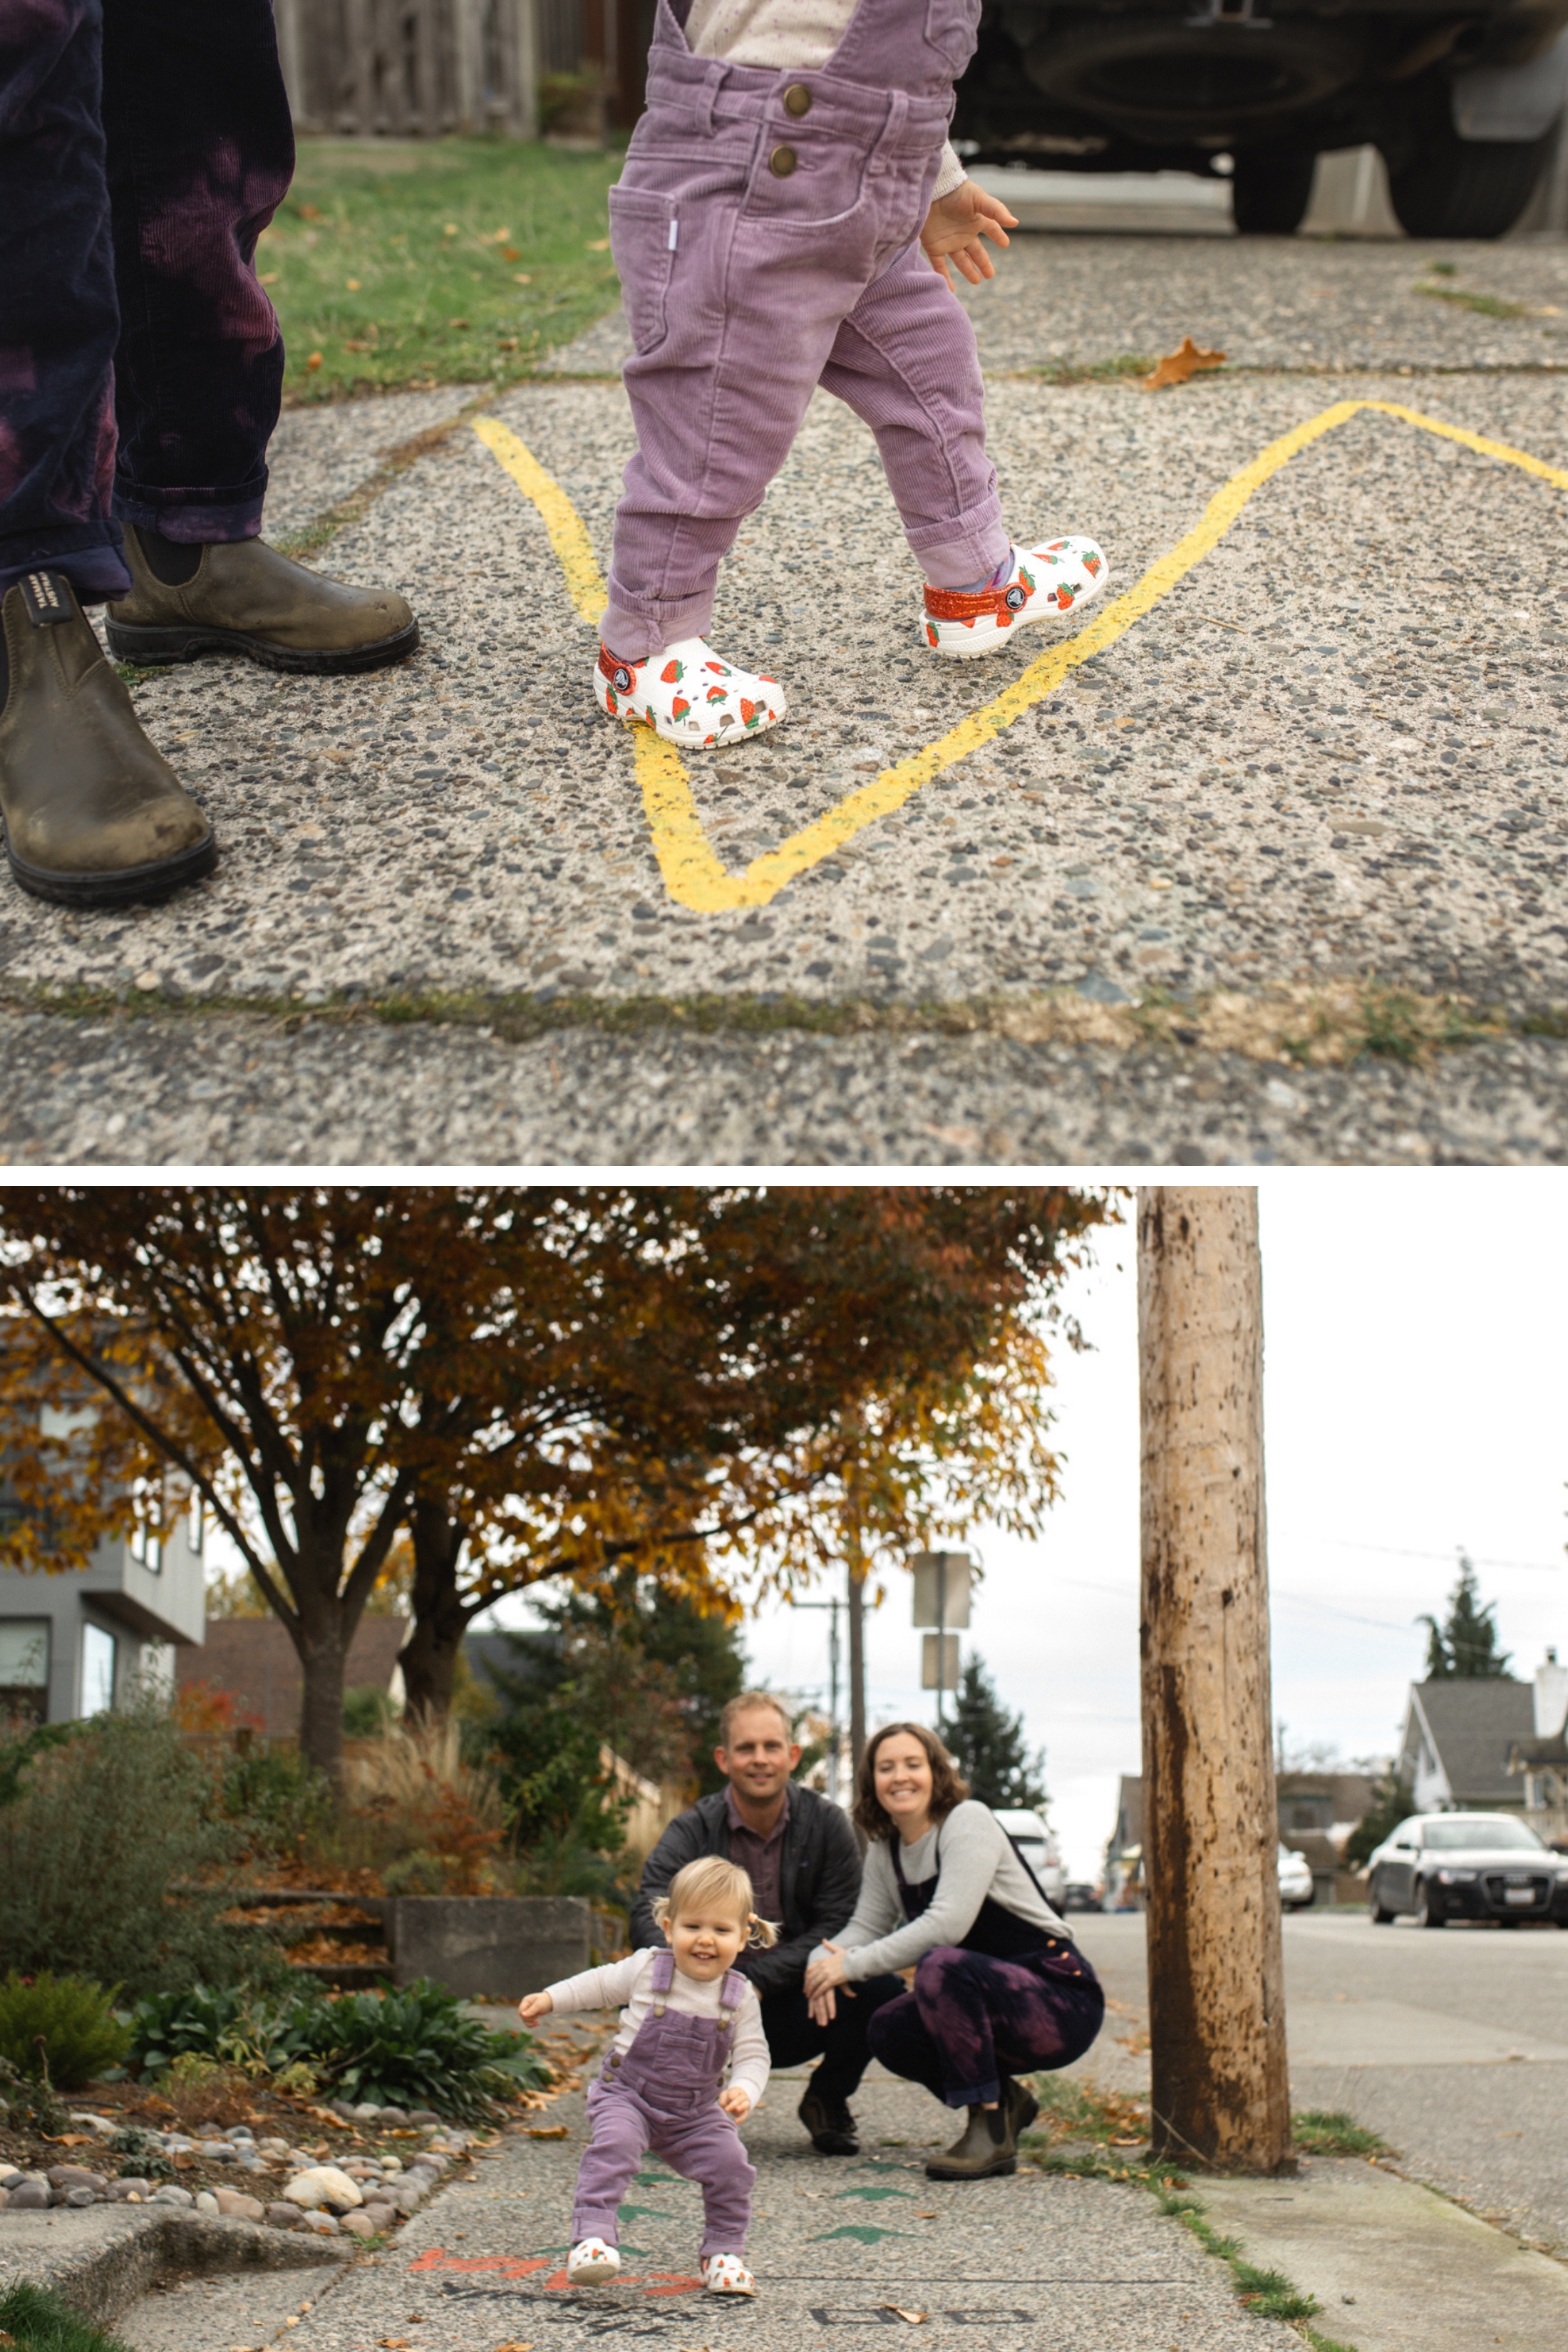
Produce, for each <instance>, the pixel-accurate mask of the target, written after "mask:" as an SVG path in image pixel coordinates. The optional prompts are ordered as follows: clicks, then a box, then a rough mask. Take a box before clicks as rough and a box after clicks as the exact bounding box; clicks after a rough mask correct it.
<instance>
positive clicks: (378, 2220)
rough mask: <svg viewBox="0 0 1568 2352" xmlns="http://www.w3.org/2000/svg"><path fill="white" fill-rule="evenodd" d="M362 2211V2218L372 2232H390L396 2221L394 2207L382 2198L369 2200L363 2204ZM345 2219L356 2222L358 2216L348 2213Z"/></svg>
mask: <svg viewBox="0 0 1568 2352" xmlns="http://www.w3.org/2000/svg"><path fill="white" fill-rule="evenodd" d="M363 2211H364V2218H365V2220H366V2221H368V2222H369V2223H370V2225H371V2227H372V2229H373V2230H390V2229H391V2228H392V2227H393V2225H394V2223H395V2221H396V2220H397V2208H396V2206H395V2205H394V2204H393V2203H392V2202H391V2201H390V2200H389V2199H387V2198H384V2197H372V2198H370V2199H369V2200H367V2201H366V2203H365V2206H364V2208H363ZM345 2218H346V2219H347V2220H348V2221H358V2220H359V2218H360V2216H359V2215H358V2214H357V2213H350V2214H348V2215H347V2216H346V2217H345Z"/></svg>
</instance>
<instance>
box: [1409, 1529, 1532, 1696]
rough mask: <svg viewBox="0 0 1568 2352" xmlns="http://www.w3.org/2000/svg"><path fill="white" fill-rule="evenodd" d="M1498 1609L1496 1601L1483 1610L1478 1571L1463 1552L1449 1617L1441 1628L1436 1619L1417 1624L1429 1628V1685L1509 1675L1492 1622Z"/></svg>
mask: <svg viewBox="0 0 1568 2352" xmlns="http://www.w3.org/2000/svg"><path fill="white" fill-rule="evenodd" d="M1496 1609H1497V1602H1496V1601H1488V1602H1487V1603H1486V1605H1485V1607H1484V1608H1483V1607H1482V1606H1481V1603H1480V1599H1479V1593H1478V1591H1477V1587H1476V1571H1475V1569H1474V1568H1473V1567H1472V1565H1471V1563H1470V1561H1469V1560H1468V1559H1467V1558H1466V1556H1465V1554H1464V1553H1463V1552H1461V1553H1460V1554H1459V1580H1458V1584H1456V1585H1455V1587H1454V1590H1453V1591H1452V1592H1451V1593H1450V1594H1449V1596H1448V1613H1447V1617H1446V1618H1445V1619H1444V1621H1443V1622H1442V1623H1441V1625H1439V1624H1438V1622H1437V1620H1436V1617H1431V1616H1421V1617H1418V1618H1417V1619H1416V1620H1415V1622H1416V1623H1417V1624H1418V1625H1425V1626H1426V1679H1427V1681H1428V1682H1474V1681H1479V1680H1480V1679H1481V1678H1483V1677H1485V1676H1488V1675H1506V1674H1507V1672H1508V1670H1509V1667H1510V1664H1511V1663H1512V1660H1511V1654H1510V1653H1509V1652H1507V1651H1503V1650H1500V1649H1499V1648H1498V1637H1497V1627H1496V1626H1495V1625H1494V1624H1493V1622H1492V1617H1493V1614H1494V1612H1495V1611H1496Z"/></svg>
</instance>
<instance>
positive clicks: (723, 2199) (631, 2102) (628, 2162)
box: [572, 1951, 757, 2261]
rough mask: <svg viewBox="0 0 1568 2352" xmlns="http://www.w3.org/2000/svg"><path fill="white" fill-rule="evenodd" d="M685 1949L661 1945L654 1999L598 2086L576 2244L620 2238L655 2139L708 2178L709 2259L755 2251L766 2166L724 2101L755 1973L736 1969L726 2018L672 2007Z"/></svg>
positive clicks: (672, 2161) (657, 2146)
mask: <svg viewBox="0 0 1568 2352" xmlns="http://www.w3.org/2000/svg"><path fill="white" fill-rule="evenodd" d="M674 1975H675V1955H674V1953H673V1952H669V1951H664V1952H659V1953H658V1954H656V1956H655V1958H654V1963H653V1984H652V1992H653V2008H652V2011H651V2013H650V2014H649V2015H648V2016H647V2017H645V2018H644V2020H643V2021H642V2024H641V2025H640V2026H639V2027H638V2029H637V2033H636V2035H635V2036H634V2038H633V2041H632V2044H631V2047H630V2049H629V2050H624V2051H620V2052H614V2051H612V2053H611V2054H610V2056H609V2057H608V2058H607V2059H606V2060H605V2065H604V2069H603V2071H602V2073H601V2074H600V2075H599V2078H598V2080H597V2082H595V2084H593V2085H592V2087H591V2088H590V2090H589V2093H588V2120H589V2123H590V2126H592V2129H591V2134H590V2137H589V2141H588V2145H587V2147H586V2148H585V2149H584V2152H583V2161H582V2163H581V2164H580V2165H579V2167H578V2168H577V2201H576V2206H575V2209H574V2212H573V2216H572V2237H573V2242H574V2243H576V2242H578V2241H580V2240H582V2239H584V2238H603V2239H604V2241H605V2244H606V2245H608V2246H614V2245H616V2244H618V2243H619V2240H618V2238H617V2237H616V2214H617V2212H618V2210H619V2208H620V2203H621V2200H622V2198H623V2197H624V2196H625V2195H626V2189H627V2186H628V2184H629V2182H630V2180H631V2177H632V2175H633V2173H634V2172H635V2171H636V2170H637V2167H638V2165H639V2164H640V2163H641V2162H642V2159H643V2157H644V2155H645V2154H646V2153H647V2150H648V2149H649V2148H652V2150H653V2152H654V2154H655V2155H656V2156H659V2157H662V2158H663V2159H664V2161H665V2162H666V2164H669V2165H673V2166H674V2168H675V2169H676V2171H677V2172H679V2173H683V2174H684V2175H685V2177H686V2179H688V2180H698V2181H700V2182H701V2184H702V2210H703V2231H702V2260H703V2261H706V2260H707V2258H708V2256H709V2255H710V2254H739V2253H743V2252H745V2246H746V2228H747V2224H748V2223H749V2222H750V2221H751V2218H752V2183H753V2181H754V2180H755V2179H756V2177H757V2176H756V2173H755V2171H754V2170H753V2169H752V2166H751V2165H750V2164H749V2163H748V2162H747V2161H746V2151H745V2149H744V2148H743V2147H742V2145H741V2135H740V2133H739V2132H738V2131H737V2130H736V2128H735V2119H734V2117H733V2116H727V2115H726V2114H725V2112H724V2110H723V2108H722V2107H721V2106H720V2105H719V2104H718V2100H719V2093H720V2090H721V2087H722V2085H723V2080H724V2069H725V2066H726V2065H727V2064H728V2063H729V2058H730V2043H731V2038H732V2036H733V2033H734V2027H735V2012H736V2011H737V2010H738V2009H739V2008H740V2006H741V2003H742V2000H744V1999H745V1997H746V1979H745V1978H744V1977H743V1976H742V1975H741V1974H740V1973H739V1971H738V1970H737V1969H731V1970H730V1972H729V1974H728V1975H727V1976H726V1977H725V1979H724V1984H723V1989H722V1990H721V1993H720V1996H719V2008H720V2013H719V2015H718V2017H717V2018H710V2017H692V2016H689V2015H688V2014H686V2013H685V2012H683V2011H679V2010H669V2011H667V2010H666V2008H665V2000H666V1999H667V1997H668V1992H669V1988H670V1983H671V1980H672V1979H673V1978H674Z"/></svg>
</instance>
